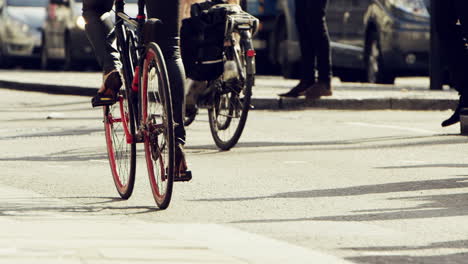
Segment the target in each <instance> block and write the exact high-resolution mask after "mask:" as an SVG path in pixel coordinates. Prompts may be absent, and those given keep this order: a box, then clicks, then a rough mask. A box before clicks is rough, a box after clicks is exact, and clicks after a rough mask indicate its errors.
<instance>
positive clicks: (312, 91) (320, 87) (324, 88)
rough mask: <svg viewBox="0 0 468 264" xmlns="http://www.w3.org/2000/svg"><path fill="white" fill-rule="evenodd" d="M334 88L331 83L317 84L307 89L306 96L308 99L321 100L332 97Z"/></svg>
mask: <svg viewBox="0 0 468 264" xmlns="http://www.w3.org/2000/svg"><path fill="white" fill-rule="evenodd" d="M332 95H333V92H332V88H331V84H330V83H329V82H321V81H319V82H317V83H315V84H314V85H312V86H311V87H309V89H307V91H306V93H305V96H306V98H307V99H312V100H314V99H319V98H320V97H322V96H332Z"/></svg>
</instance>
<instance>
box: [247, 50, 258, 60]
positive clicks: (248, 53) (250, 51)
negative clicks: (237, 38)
mask: <svg viewBox="0 0 468 264" xmlns="http://www.w3.org/2000/svg"><path fill="white" fill-rule="evenodd" d="M246 54H247V57H250V58H252V57H255V55H257V54H256V53H255V50H253V49H249V50H248V51H247V52H246Z"/></svg>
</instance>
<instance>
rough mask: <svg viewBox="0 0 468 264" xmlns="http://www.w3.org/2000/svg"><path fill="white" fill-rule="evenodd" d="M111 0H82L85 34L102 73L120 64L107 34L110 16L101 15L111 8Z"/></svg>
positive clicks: (110, 27)
mask: <svg viewBox="0 0 468 264" xmlns="http://www.w3.org/2000/svg"><path fill="white" fill-rule="evenodd" d="M113 3H114V1H113V0H84V1H83V17H84V19H85V20H86V27H85V30H86V34H87V36H88V39H89V40H90V42H91V44H92V45H93V47H94V51H95V53H96V56H97V59H98V62H99V63H100V65H101V67H102V68H103V71H104V73H105V74H106V73H109V72H111V71H113V70H115V69H116V68H118V67H119V66H120V64H119V59H118V52H117V50H115V49H114V48H113V47H112V45H111V42H110V40H108V38H107V36H108V35H109V32H110V31H111V29H112V27H113V25H112V20H111V18H110V16H104V17H105V18H104V19H103V17H102V16H103V15H104V14H105V13H107V12H109V11H110V10H111V9H112V5H113Z"/></svg>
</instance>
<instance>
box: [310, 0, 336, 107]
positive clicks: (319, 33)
mask: <svg viewBox="0 0 468 264" xmlns="http://www.w3.org/2000/svg"><path fill="white" fill-rule="evenodd" d="M308 5H309V8H308V10H310V13H309V19H308V22H309V23H308V25H310V26H309V27H308V30H309V31H308V35H309V36H310V37H309V39H310V44H309V45H311V46H312V47H313V48H312V49H313V50H314V51H315V57H316V60H317V69H318V82H317V83H316V84H314V86H313V87H311V88H310V89H308V90H307V92H306V97H307V98H309V99H318V98H320V97H321V96H331V95H332V89H331V78H332V71H331V51H330V37H329V34H328V27H327V22H326V8H327V0H314V1H309V2H308Z"/></svg>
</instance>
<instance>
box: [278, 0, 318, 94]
mask: <svg viewBox="0 0 468 264" xmlns="http://www.w3.org/2000/svg"><path fill="white" fill-rule="evenodd" d="M309 1H310V0H296V1H295V4H296V5H295V7H296V27H297V31H298V34H299V45H300V50H301V62H300V63H301V72H300V78H301V81H300V82H299V84H298V85H297V86H295V87H294V88H292V89H291V90H290V91H289V92H287V93H284V94H280V96H283V97H298V96H300V95H304V94H305V91H306V90H307V89H308V88H309V87H311V86H312V85H313V84H314V83H315V45H314V43H313V42H312V39H311V36H310V30H309V27H310V26H311V25H310V24H309V21H308V17H309V16H310V10H309V9H308V8H309V7H310V5H309V4H308V2H309ZM314 1H315V0H314Z"/></svg>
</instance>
